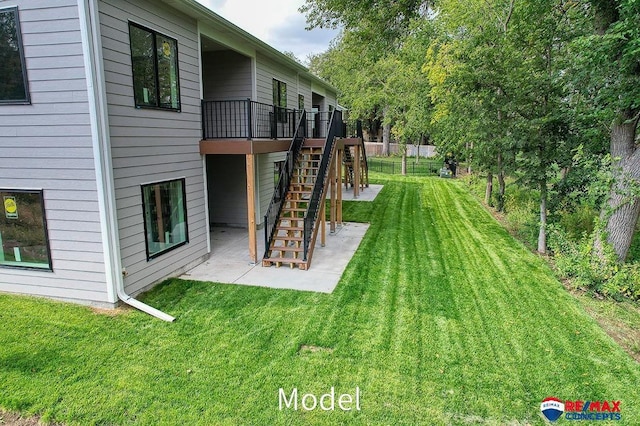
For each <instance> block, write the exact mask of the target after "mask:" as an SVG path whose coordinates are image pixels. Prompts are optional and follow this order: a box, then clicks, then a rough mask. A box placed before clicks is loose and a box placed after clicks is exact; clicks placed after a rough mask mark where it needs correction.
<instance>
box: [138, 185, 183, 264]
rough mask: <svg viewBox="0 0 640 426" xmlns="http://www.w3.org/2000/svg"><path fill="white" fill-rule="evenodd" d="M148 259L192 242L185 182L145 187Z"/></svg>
mask: <svg viewBox="0 0 640 426" xmlns="http://www.w3.org/2000/svg"><path fill="white" fill-rule="evenodd" d="M142 210H143V215H144V229H145V238H146V242H147V259H153V258H154V257H157V256H159V255H161V254H162V253H165V252H167V251H169V250H172V249H174V248H176V247H180V246H181V245H183V244H186V243H187V242H188V241H189V237H188V230H187V202H186V198H185V181H184V179H178V180H172V181H166V182H158V183H151V184H147V185H142Z"/></svg>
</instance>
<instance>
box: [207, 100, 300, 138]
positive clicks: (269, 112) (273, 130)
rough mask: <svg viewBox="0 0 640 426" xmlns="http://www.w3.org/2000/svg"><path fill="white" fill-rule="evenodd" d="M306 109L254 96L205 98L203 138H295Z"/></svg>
mask: <svg viewBox="0 0 640 426" xmlns="http://www.w3.org/2000/svg"><path fill="white" fill-rule="evenodd" d="M301 115H302V111H299V110H295V109H288V108H281V107H277V106H273V105H269V104H263V103H260V102H254V101H252V100H250V99H244V100H237V101H206V100H203V101H202V138H203V139H291V138H293V136H294V134H295V132H296V125H297V123H298V121H299V120H300V116H301Z"/></svg>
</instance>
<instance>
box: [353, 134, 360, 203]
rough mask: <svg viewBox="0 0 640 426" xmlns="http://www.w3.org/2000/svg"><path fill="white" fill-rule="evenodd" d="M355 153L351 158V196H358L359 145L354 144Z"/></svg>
mask: <svg viewBox="0 0 640 426" xmlns="http://www.w3.org/2000/svg"><path fill="white" fill-rule="evenodd" d="M354 148H355V149H354V151H355V155H354V158H353V198H358V196H360V145H359V144H356V145H355V146H354Z"/></svg>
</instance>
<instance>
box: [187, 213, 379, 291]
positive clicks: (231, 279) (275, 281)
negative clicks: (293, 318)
mask: <svg viewBox="0 0 640 426" xmlns="http://www.w3.org/2000/svg"><path fill="white" fill-rule="evenodd" d="M367 229H369V225H368V224H365V223H345V224H344V225H343V226H339V227H337V229H336V232H335V233H334V234H331V233H330V232H329V224H327V238H326V245H325V246H324V247H322V246H320V235H318V241H317V242H316V248H315V250H314V252H313V259H312V262H311V267H310V268H309V270H308V271H301V270H300V269H297V268H294V269H291V268H289V266H281V267H279V268H276V267H275V266H271V267H263V266H262V264H261V263H258V264H257V265H254V264H251V263H250V262H249V256H248V247H249V236H248V233H247V230H246V229H240V228H213V230H212V232H211V257H209V260H207V261H206V262H204V263H202V264H200V265H198V266H196V267H195V268H193V269H192V270H190V271H189V272H187V273H185V274H184V275H182V276H181V277H180V278H182V279H185V280H196V281H210V282H219V283H228V284H245V285H254V286H259V287H271V288H283V289H292V290H302V291H315V292H320V293H331V292H333V290H334V289H335V288H336V285H337V284H338V281H340V277H342V273H343V272H344V270H345V268H346V267H347V264H348V263H349V261H350V260H351V258H352V257H353V254H354V253H355V252H356V250H357V249H358V246H359V245H360V241H362V238H363V237H364V234H365V233H366V232H367ZM259 236H260V237H262V235H259ZM263 240H264V237H262V238H258V241H259V243H258V254H259V256H258V257H259V258H260V259H262V255H263V254H264V241H263Z"/></svg>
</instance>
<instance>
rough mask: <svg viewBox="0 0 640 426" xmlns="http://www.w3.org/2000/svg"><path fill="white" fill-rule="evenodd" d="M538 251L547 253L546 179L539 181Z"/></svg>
mask: <svg viewBox="0 0 640 426" xmlns="http://www.w3.org/2000/svg"><path fill="white" fill-rule="evenodd" d="M538 253H540V254H546V253H547V181H546V180H545V181H543V182H540V231H539V232H538Z"/></svg>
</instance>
